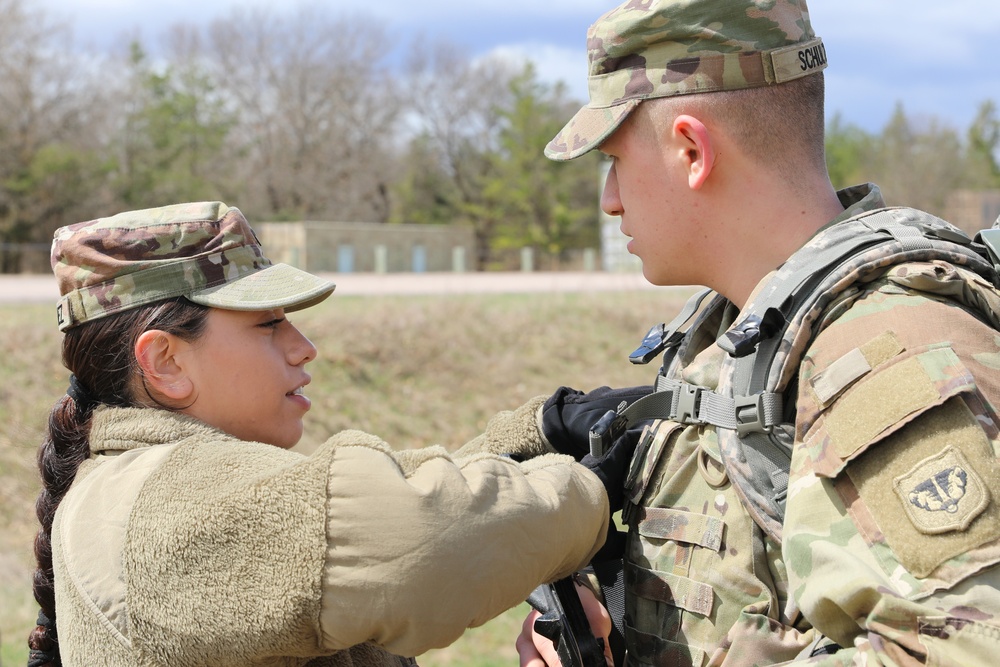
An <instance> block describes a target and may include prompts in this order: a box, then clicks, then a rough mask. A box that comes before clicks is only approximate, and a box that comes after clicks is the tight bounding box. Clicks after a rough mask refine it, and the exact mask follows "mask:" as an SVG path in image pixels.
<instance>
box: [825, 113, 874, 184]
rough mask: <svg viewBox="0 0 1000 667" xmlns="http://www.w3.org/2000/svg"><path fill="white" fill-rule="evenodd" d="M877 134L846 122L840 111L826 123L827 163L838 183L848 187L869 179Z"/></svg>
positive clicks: (831, 175) (833, 180) (832, 177)
mask: <svg viewBox="0 0 1000 667" xmlns="http://www.w3.org/2000/svg"><path fill="white" fill-rule="evenodd" d="M874 141H875V138H874V137H873V136H872V135H871V134H870V133H869V132H866V131H865V130H863V129H861V128H860V127H858V126H857V125H853V124H850V123H846V122H845V121H844V119H843V116H842V115H841V113H840V112H839V111H838V112H837V113H835V114H834V116H833V118H832V119H831V120H830V122H829V123H828V124H827V127H826V165H827V169H828V170H829V172H830V180H831V181H832V182H833V185H834V187H837V188H844V187H847V186H849V185H855V184H857V183H861V182H864V181H866V180H868V177H866V176H865V173H866V172H867V171H868V170H869V168H870V165H871V163H872V155H871V146H872V145H873V144H874Z"/></svg>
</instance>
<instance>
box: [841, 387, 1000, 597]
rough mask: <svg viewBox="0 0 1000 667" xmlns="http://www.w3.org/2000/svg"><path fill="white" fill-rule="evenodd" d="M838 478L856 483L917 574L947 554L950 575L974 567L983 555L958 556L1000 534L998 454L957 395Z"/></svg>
mask: <svg viewBox="0 0 1000 667" xmlns="http://www.w3.org/2000/svg"><path fill="white" fill-rule="evenodd" d="M837 483H838V484H853V486H854V487H855V488H856V489H857V495H858V496H859V497H860V501H861V503H862V504H863V506H864V508H863V509H864V511H866V512H867V513H869V514H870V515H871V517H872V519H873V520H874V521H875V523H876V524H877V526H878V529H879V532H880V533H881V538H882V539H884V540H885V542H886V543H887V544H888V546H889V548H890V549H891V550H892V552H893V554H895V557H896V559H898V562H899V563H901V564H902V565H903V566H904V567H905V568H906V569H907V570H909V571H910V572H911V573H912V574H913V575H914V576H916V577H921V578H923V577H927V576H928V575H930V574H931V573H932V572H934V570H935V569H936V568H938V566H940V565H942V564H944V563H945V562H950V563H951V567H952V569H953V570H954V571H953V572H951V574H950V575H949V576H951V577H961V572H962V571H963V568H969V571H968V572H966V575H967V574H971V572H972V571H973V570H975V569H979V568H981V567H982V563H977V562H976V561H975V559H971V560H970V561H969V562H968V563H967V564H963V563H961V562H958V561H956V560H954V559H956V557H959V556H961V555H963V554H967V553H969V552H971V551H973V550H975V549H977V548H978V547H980V546H982V545H984V544H986V543H988V542H992V541H993V540H996V539H997V538H998V537H1000V505H998V503H996V502H992V499H991V494H990V491H989V489H995V488H1000V462H998V461H997V459H996V457H995V456H994V454H993V448H992V446H991V443H990V441H989V439H988V438H987V437H986V434H985V433H984V432H983V429H982V426H981V425H980V424H979V422H978V420H977V419H976V416H975V415H974V414H973V413H972V411H971V410H970V409H969V407H968V406H967V405H966V403H965V402H964V401H963V400H962V399H961V398H960V397H954V398H951V399H949V400H948V401H947V402H945V403H944V404H943V405H940V406H937V407H934V408H932V409H929V410H927V411H926V412H924V413H923V414H922V415H920V416H919V417H918V418H917V419H915V420H914V421H913V422H912V423H910V424H908V425H907V426H905V427H904V428H902V429H901V430H899V431H897V432H895V433H893V434H892V435H889V436H887V437H885V438H883V439H882V440H881V441H880V442H879V443H878V445H877V446H875V447H871V448H868V449H867V450H866V451H865V453H864V455H863V456H860V457H859V458H857V459H855V460H853V461H852V462H850V463H849V464H848V465H847V475H846V476H844V477H842V478H841V479H840V480H838V481H837ZM841 496H842V497H845V491H844V490H841ZM852 511H854V510H852ZM873 537H874V538H875V539H879V536H878V535H874V536H873ZM887 567H888V568H889V570H888V571H892V568H893V565H892V564H891V563H890V564H887ZM953 580H959V579H953Z"/></svg>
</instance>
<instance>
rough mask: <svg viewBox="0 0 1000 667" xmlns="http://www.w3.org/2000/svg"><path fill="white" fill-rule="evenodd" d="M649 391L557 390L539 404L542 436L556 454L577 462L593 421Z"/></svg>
mask: <svg viewBox="0 0 1000 667" xmlns="http://www.w3.org/2000/svg"><path fill="white" fill-rule="evenodd" d="M651 391H653V387H652V386H651V385H643V386H641V387H625V388H623V389H612V388H611V387H599V388H597V389H595V390H593V391H591V392H588V393H586V394H585V393H583V392H582V391H578V390H576V389H571V388H569V387H559V389H557V390H556V393H554V394H552V396H550V397H549V399H548V400H547V401H545V403H544V405H542V419H541V421H542V434H543V435H545V439H546V440H548V441H549V444H551V445H552V447H554V448H555V450H556V451H557V452H559V453H561V454H569V455H570V456H572V457H573V458H575V459H576V460H577V461H579V460H580V459H581V458H582V457H583V456H584V455H585V454H587V453H589V452H590V428H591V427H592V426H593V425H594V424H595V423H597V420H599V419H600V418H601V417H603V416H604V414H605V413H606V412H608V411H609V410H617V409H618V406H619V405H620V404H621V403H622V402H623V401H624V402H625V404H626V405H631V404H632V403H634V402H635V401H637V400H638V399H640V398H642V397H643V396H645V395H646V394H648V393H650V392H651ZM640 430H641V428H640ZM637 437H638V436H637ZM634 448H635V445H633V449H634ZM626 465H627V464H626Z"/></svg>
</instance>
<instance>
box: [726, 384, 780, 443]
mask: <svg viewBox="0 0 1000 667" xmlns="http://www.w3.org/2000/svg"><path fill="white" fill-rule="evenodd" d="M733 400H734V402H735V404H736V409H735V410H734V414H735V416H736V434H737V435H739V436H740V437H741V438H742V437H743V436H744V435H746V434H747V433H766V434H768V435H770V433H771V431H772V430H773V429H774V427H773V426H765V425H764V394H763V392H761V393H759V394H754V395H753V396H736V397H734V398H733Z"/></svg>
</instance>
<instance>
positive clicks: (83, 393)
mask: <svg viewBox="0 0 1000 667" xmlns="http://www.w3.org/2000/svg"><path fill="white" fill-rule="evenodd" d="M66 395H67V396H69V397H70V398H72V399H73V402H74V403H76V407H77V408H79V409H80V410H86V409H87V408H90V407H93V406H94V404H96V403H98V400H97V398H95V397H94V395H93V394H91V393H90V390H89V389H87V387H86V386H84V384H83V383H82V382H80V381H79V380H78V379H77V378H76V375H74V374H71V375H70V376H69V388H68V389H67V390H66Z"/></svg>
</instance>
